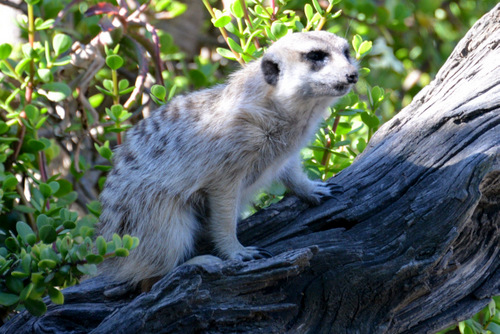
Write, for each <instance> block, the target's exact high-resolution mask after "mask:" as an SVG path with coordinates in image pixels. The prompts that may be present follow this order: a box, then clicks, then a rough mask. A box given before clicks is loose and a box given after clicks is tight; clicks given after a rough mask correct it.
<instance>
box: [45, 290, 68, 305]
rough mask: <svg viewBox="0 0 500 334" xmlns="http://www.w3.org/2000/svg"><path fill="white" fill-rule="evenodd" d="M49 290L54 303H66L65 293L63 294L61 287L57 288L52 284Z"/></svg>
mask: <svg viewBox="0 0 500 334" xmlns="http://www.w3.org/2000/svg"><path fill="white" fill-rule="evenodd" d="M47 290H48V292H49V297H50V300H51V301H52V302H53V303H54V304H58V305H61V304H64V295H63V294H62V292H61V291H60V290H59V289H56V288H54V287H52V286H49V287H48V289H47Z"/></svg>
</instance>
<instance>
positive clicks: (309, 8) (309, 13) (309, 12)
mask: <svg viewBox="0 0 500 334" xmlns="http://www.w3.org/2000/svg"><path fill="white" fill-rule="evenodd" d="M304 13H305V14H306V19H307V22H309V21H311V19H312V17H313V15H314V12H313V8H312V6H311V5H310V4H308V3H307V4H306V5H305V6H304Z"/></svg>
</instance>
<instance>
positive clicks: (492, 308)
mask: <svg viewBox="0 0 500 334" xmlns="http://www.w3.org/2000/svg"><path fill="white" fill-rule="evenodd" d="M488 310H489V311H490V315H491V316H493V315H494V314H495V313H496V305H495V300H494V299H491V300H490V302H489V303H488Z"/></svg>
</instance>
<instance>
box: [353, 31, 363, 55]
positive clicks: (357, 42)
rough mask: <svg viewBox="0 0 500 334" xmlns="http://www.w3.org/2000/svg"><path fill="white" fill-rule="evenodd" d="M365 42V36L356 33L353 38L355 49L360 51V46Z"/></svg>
mask: <svg viewBox="0 0 500 334" xmlns="http://www.w3.org/2000/svg"><path fill="white" fill-rule="evenodd" d="M362 42H363V38H362V37H361V36H360V35H354V36H353V38H352V47H353V48H354V51H355V52H356V53H358V49H359V46H360V45H361V43H362Z"/></svg>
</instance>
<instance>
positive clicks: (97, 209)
mask: <svg viewBox="0 0 500 334" xmlns="http://www.w3.org/2000/svg"><path fill="white" fill-rule="evenodd" d="M87 209H89V211H90V212H91V213H92V214H94V215H95V216H96V217H99V215H100V214H101V209H102V208H101V202H99V201H92V202H90V203H89V204H87Z"/></svg>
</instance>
